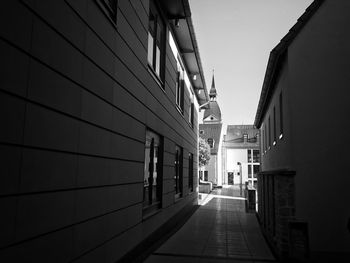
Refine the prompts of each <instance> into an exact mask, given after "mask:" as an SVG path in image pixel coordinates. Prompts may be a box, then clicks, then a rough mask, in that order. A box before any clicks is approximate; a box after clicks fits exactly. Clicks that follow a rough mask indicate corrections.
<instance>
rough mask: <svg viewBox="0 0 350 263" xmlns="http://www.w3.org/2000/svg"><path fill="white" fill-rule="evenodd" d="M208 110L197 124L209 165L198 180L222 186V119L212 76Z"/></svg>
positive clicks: (201, 172)
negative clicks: (208, 154) (204, 141)
mask: <svg viewBox="0 0 350 263" xmlns="http://www.w3.org/2000/svg"><path fill="white" fill-rule="evenodd" d="M209 97H210V102H209V108H208V109H206V110H205V111H204V115H203V123H202V124H199V136H200V137H201V138H203V139H204V140H206V142H207V143H208V144H209V146H210V160H209V164H208V165H206V166H204V167H202V169H201V171H200V178H202V180H204V181H210V182H212V183H213V184H214V185H218V186H221V185H222V173H221V154H220V153H221V146H222V136H223V135H222V119H221V110H220V107H219V104H218V102H217V100H216V97H217V91H216V87H215V80H214V74H213V79H212V84H211V88H210V91H209Z"/></svg>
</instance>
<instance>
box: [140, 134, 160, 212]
mask: <svg viewBox="0 0 350 263" xmlns="http://www.w3.org/2000/svg"><path fill="white" fill-rule="evenodd" d="M162 154H163V149H162V138H161V137H160V136H159V135H158V134H156V133H154V132H152V131H150V130H147V131H146V143H145V167H144V181H143V208H144V211H146V212H148V211H152V210H154V209H156V208H159V207H160V202H161V198H162V169H161V167H162Z"/></svg>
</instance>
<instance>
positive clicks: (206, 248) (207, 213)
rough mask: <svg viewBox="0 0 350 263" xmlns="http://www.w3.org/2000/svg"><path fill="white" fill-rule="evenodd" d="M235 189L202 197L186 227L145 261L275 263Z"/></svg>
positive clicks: (223, 190)
mask: <svg viewBox="0 0 350 263" xmlns="http://www.w3.org/2000/svg"><path fill="white" fill-rule="evenodd" d="M237 187H238V186H229V187H228V186H226V187H225V188H222V189H216V190H214V191H212V192H211V193H210V194H209V195H206V196H205V197H203V198H204V199H202V200H201V202H200V204H201V207H200V208H199V209H198V210H197V211H196V212H195V213H194V214H193V215H192V217H191V218H190V219H189V220H188V221H187V222H186V223H185V225H184V226H183V227H182V228H181V229H180V230H179V231H177V232H176V233H175V234H174V235H173V236H172V237H171V238H169V239H168V240H167V241H166V242H165V243H164V244H163V245H162V246H160V247H159V248H158V249H157V250H156V251H154V252H153V253H152V255H151V256H150V257H149V258H148V259H147V260H146V261H145V262H147V263H157V262H167V263H171V262H276V261H275V258H274V256H273V255H272V253H271V251H270V249H269V247H268V246H267V244H266V242H265V239H264V237H263V235H262V233H261V230H260V228H259V225H258V222H257V218H256V216H255V213H247V212H246V211H245V200H244V198H242V197H240V191H239V188H237Z"/></svg>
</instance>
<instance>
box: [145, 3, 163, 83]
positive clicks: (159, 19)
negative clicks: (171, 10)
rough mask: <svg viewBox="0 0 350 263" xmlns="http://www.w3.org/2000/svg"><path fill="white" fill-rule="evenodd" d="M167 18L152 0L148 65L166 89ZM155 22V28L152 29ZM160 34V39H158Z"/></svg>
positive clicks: (149, 17) (149, 21) (150, 6)
mask: <svg viewBox="0 0 350 263" xmlns="http://www.w3.org/2000/svg"><path fill="white" fill-rule="evenodd" d="M151 15H153V16H154V21H152V20H151V17H152V16H151ZM165 21H166V20H165V19H164V18H163V16H162V13H161V11H160V8H159V7H158V5H157V4H156V1H154V0H150V3H149V16H148V30H147V32H148V40H147V41H148V44H147V45H148V46H147V65H148V69H149V71H150V72H151V73H152V76H153V77H155V78H156V80H157V81H158V82H159V84H160V86H161V87H162V89H163V90H164V88H165V87H164V73H165V55H166V54H165V52H166V48H165V42H166V32H167V24H166V22H165ZM152 23H153V27H154V28H153V29H152V26H151V25H152ZM159 26H161V27H162V28H163V30H162V31H158V30H159ZM158 34H159V37H160V39H158ZM150 36H151V37H152V44H151V45H152V49H151V50H152V54H151V56H152V62H150V58H149V55H150ZM157 44H158V45H157ZM157 47H158V48H159V61H157V60H158V59H157ZM157 62H158V63H159V72H157Z"/></svg>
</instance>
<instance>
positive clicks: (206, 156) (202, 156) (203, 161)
mask: <svg viewBox="0 0 350 263" xmlns="http://www.w3.org/2000/svg"><path fill="white" fill-rule="evenodd" d="M198 147H199V155H198V158H199V167H202V166H205V165H207V164H208V163H209V160H210V146H209V144H208V143H207V142H206V141H205V140H204V139H203V138H199V143H198Z"/></svg>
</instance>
